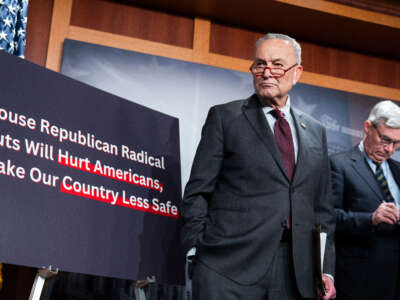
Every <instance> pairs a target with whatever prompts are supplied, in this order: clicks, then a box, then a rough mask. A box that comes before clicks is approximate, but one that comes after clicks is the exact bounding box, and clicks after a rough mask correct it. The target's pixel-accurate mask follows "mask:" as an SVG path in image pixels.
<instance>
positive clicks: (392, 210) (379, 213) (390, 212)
mask: <svg viewBox="0 0 400 300" xmlns="http://www.w3.org/2000/svg"><path fill="white" fill-rule="evenodd" d="M398 221H399V210H398V209H397V207H396V205H395V204H394V203H387V202H383V203H382V204H381V205H379V206H378V208H377V209H376V210H375V211H374V213H373V214H372V225H374V226H377V225H378V224H379V223H387V224H396V223H397V222H398Z"/></svg>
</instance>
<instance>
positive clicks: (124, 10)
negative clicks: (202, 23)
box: [71, 0, 194, 48]
mask: <svg viewBox="0 0 400 300" xmlns="http://www.w3.org/2000/svg"><path fill="white" fill-rule="evenodd" d="M71 25H74V26H79V27H84V28H89V29H95V30H99V31H104V32H108V33H114V34H118V35H125V36H128V37H135V38H141V39H144V40H150V41H155V42H159V43H165V44H169V45H174V46H179V47H185V48H192V45H193V30H194V29H193V26H194V19H193V18H188V17H181V16H175V15H171V14H167V13H163V12H156V11H152V10H148V9H142V8H137V7H134V6H131V5H124V4H119V3H112V2H108V1H100V0H84V1H82V0H79V1H76V0H75V1H74V2H73V7H72V15H71Z"/></svg>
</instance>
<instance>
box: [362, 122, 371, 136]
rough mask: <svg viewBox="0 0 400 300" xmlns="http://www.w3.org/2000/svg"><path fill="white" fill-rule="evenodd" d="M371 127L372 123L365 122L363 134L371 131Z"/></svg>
mask: <svg viewBox="0 0 400 300" xmlns="http://www.w3.org/2000/svg"><path fill="white" fill-rule="evenodd" d="M371 127H372V122H371V121H368V120H367V121H365V122H364V132H365V134H367V133H368V132H369V131H370V130H371Z"/></svg>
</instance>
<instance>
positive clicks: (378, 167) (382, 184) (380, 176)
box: [375, 163, 394, 202]
mask: <svg viewBox="0 0 400 300" xmlns="http://www.w3.org/2000/svg"><path fill="white" fill-rule="evenodd" d="M375 165H376V171H375V177H376V180H377V181H378V183H379V186H380V187H381V189H382V191H383V193H384V194H385V197H386V199H385V201H386V202H394V199H393V196H392V194H391V193H390V190H389V186H388V183H387V181H386V177H385V174H383V170H382V165H381V164H378V163H375Z"/></svg>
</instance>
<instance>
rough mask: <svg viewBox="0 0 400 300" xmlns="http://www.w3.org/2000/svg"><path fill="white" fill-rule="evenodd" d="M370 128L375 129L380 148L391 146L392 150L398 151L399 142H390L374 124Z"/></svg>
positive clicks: (399, 148)
mask: <svg viewBox="0 0 400 300" xmlns="http://www.w3.org/2000/svg"><path fill="white" fill-rule="evenodd" d="M372 126H373V127H374V128H375V130H376V133H377V134H378V136H379V139H380V140H381V145H382V146H389V145H393V148H394V149H395V150H396V151H397V150H400V141H396V140H392V139H391V138H389V137H387V136H386V135H383V134H382V133H381V132H380V131H379V129H378V127H377V126H376V124H374V123H372Z"/></svg>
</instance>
